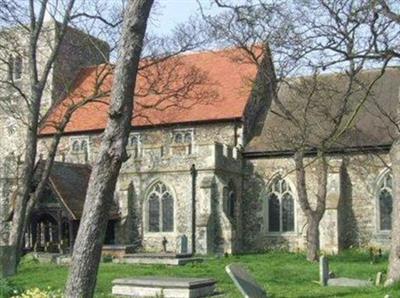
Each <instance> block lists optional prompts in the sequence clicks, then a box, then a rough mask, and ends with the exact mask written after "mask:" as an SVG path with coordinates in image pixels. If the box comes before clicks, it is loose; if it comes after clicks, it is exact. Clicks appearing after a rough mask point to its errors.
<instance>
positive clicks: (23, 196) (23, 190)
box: [9, 88, 42, 263]
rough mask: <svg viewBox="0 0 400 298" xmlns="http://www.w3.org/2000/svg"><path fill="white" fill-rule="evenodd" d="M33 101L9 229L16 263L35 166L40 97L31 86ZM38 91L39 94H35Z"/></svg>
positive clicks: (19, 251)
mask: <svg viewBox="0 0 400 298" xmlns="http://www.w3.org/2000/svg"><path fill="white" fill-rule="evenodd" d="M32 92H34V95H33V102H34V104H32V111H31V114H30V119H29V123H30V126H29V127H28V128H27V136H26V144H25V156H24V165H23V169H22V173H23V176H22V179H21V185H20V187H19V189H18V195H17V197H16V202H15V206H14V215H13V218H12V225H11V231H10V238H9V244H10V245H12V246H14V247H15V249H16V250H17V251H16V256H17V263H18V262H19V259H20V254H21V248H22V239H23V234H24V221H25V213H26V204H27V202H28V199H29V194H30V193H31V190H32V189H31V188H32V185H31V183H32V178H33V170H34V167H35V159H36V150H37V128H38V122H39V121H38V120H39V110H40V100H41V97H42V94H41V92H39V91H37V90H35V88H32ZM36 93H40V94H36Z"/></svg>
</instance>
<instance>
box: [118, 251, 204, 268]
mask: <svg viewBox="0 0 400 298" xmlns="http://www.w3.org/2000/svg"><path fill="white" fill-rule="evenodd" d="M202 261H203V259H202V258H197V257H193V256H192V254H175V253H136V254H128V255H125V256H124V257H123V258H120V259H115V260H113V262H115V263H125V264H162V265H172V266H179V265H186V264H188V263H196V262H202Z"/></svg>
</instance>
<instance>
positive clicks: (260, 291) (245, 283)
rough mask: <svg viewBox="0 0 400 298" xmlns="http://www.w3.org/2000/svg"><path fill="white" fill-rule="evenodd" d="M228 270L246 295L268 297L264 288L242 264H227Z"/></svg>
mask: <svg viewBox="0 0 400 298" xmlns="http://www.w3.org/2000/svg"><path fill="white" fill-rule="evenodd" d="M225 270H226V272H227V273H228V274H229V276H230V277H231V279H232V280H233V282H234V283H235V285H236V287H237V288H238V289H239V291H240V292H241V293H242V294H243V296H244V297H248V298H266V297H267V293H266V291H265V290H264V288H263V287H262V286H261V285H259V284H258V283H257V281H256V280H255V279H254V278H253V277H252V276H251V275H250V274H249V273H248V272H247V271H246V270H245V269H244V268H243V267H242V266H240V265H236V264H231V265H228V266H226V268H225Z"/></svg>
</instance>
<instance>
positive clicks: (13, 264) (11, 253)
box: [0, 246, 17, 278]
mask: <svg viewBox="0 0 400 298" xmlns="http://www.w3.org/2000/svg"><path fill="white" fill-rule="evenodd" d="M0 265H1V268H0V269H1V270H0V278H4V277H8V276H12V275H15V273H16V272H17V261H16V256H15V249H14V247H13V246H0Z"/></svg>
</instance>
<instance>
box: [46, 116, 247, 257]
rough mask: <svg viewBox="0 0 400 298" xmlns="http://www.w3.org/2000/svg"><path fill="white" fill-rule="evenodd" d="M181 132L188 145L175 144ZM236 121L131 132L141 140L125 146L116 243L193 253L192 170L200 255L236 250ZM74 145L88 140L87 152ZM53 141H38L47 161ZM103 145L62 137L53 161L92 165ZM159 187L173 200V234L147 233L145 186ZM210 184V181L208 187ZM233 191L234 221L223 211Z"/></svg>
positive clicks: (91, 137)
mask: <svg viewBox="0 0 400 298" xmlns="http://www.w3.org/2000/svg"><path fill="white" fill-rule="evenodd" d="M177 131H178V132H179V131H190V132H192V133H193V141H192V142H191V144H188V143H182V144H176V143H174V141H173V140H174V134H175V133H176V132H177ZM238 131H240V127H238V124H236V123H234V122H224V123H222V122H221V123H208V124H198V125H196V126H187V125H180V126H171V127H165V128H160V127H158V128H148V129H140V130H135V131H133V132H132V134H131V136H138V135H140V140H141V141H140V145H139V146H138V147H136V146H132V145H131V144H128V147H127V151H128V154H129V155H130V158H129V160H128V161H127V162H126V163H124V164H123V166H122V169H121V173H120V176H119V180H118V185H117V190H116V195H115V200H116V201H117V202H118V204H119V207H120V214H121V220H120V221H119V223H118V227H117V229H116V238H117V239H116V242H117V243H126V244H127V243H136V244H137V245H138V246H139V247H141V248H142V249H144V250H146V251H161V250H162V241H163V238H164V237H165V238H166V239H167V241H168V243H167V249H168V250H170V251H175V252H178V251H179V250H180V245H181V237H182V236H185V237H187V238H188V248H190V249H191V248H192V239H191V237H192V236H191V235H192V187H193V184H192V183H193V180H192V179H193V178H192V173H191V167H192V165H195V168H196V181H195V186H194V188H195V193H196V248H197V250H198V251H199V253H210V252H221V253H224V252H233V251H238V250H239V249H240V233H239V232H238V231H240V225H241V223H240V200H241V193H242V191H241V188H242V175H241V167H242V161H241V154H240V152H239V150H238V149H236V148H234V145H235V144H236V143H237V142H238V139H240V138H241V136H240V135H239V134H238ZM75 141H79V142H82V141H86V142H87V143H88V144H89V146H88V147H87V150H78V151H74V150H72V144H73V142H75ZM50 142H51V137H44V138H41V141H40V146H39V154H41V155H42V158H46V155H47V148H48V146H49V144H50ZM100 143H101V134H98V133H97V134H95V133H93V134H82V135H70V136H68V135H66V136H64V137H62V139H61V141H60V145H59V151H58V155H57V158H56V159H57V160H59V161H65V162H72V163H89V164H90V163H93V162H94V160H95V157H96V155H97V153H98V150H99V146H100ZM158 181H160V182H162V183H164V184H165V185H166V186H167V187H169V188H170V190H171V193H172V194H173V196H174V198H175V201H174V212H175V216H174V226H175V228H174V230H173V232H149V231H148V228H147V226H146V225H147V224H146V215H145V211H146V200H147V195H148V190H149V187H151V186H152V185H153V184H154V183H156V182H158ZM207 181H208V182H207ZM229 183H233V184H234V186H235V193H236V196H237V197H236V201H237V202H238V203H237V204H236V206H235V220H231V219H230V218H228V217H227V216H226V215H225V213H224V210H223V206H224V200H226V196H227V194H226V190H225V189H226V188H227V186H228V184H229Z"/></svg>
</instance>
